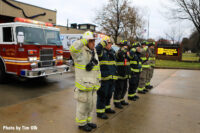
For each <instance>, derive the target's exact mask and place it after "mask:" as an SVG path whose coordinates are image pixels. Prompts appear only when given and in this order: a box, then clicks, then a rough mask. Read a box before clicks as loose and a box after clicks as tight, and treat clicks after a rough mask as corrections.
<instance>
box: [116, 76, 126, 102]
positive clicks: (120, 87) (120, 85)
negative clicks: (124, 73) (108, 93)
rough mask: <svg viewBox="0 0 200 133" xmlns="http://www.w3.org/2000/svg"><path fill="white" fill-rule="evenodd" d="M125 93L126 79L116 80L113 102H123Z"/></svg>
mask: <svg viewBox="0 0 200 133" xmlns="http://www.w3.org/2000/svg"><path fill="white" fill-rule="evenodd" d="M126 92H127V79H118V80H117V81H116V83H115V92H114V102H119V101H122V100H124V96H125V95H126Z"/></svg>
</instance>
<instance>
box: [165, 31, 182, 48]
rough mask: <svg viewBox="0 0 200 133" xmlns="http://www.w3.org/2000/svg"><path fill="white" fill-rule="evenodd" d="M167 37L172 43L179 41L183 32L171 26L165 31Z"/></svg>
mask: <svg viewBox="0 0 200 133" xmlns="http://www.w3.org/2000/svg"><path fill="white" fill-rule="evenodd" d="M165 35H166V37H167V38H169V39H170V40H171V41H172V42H173V44H175V43H176V42H177V43H180V42H181V39H182V37H183V32H181V30H180V28H179V29H178V28H176V27H172V28H171V30H170V31H169V32H165Z"/></svg>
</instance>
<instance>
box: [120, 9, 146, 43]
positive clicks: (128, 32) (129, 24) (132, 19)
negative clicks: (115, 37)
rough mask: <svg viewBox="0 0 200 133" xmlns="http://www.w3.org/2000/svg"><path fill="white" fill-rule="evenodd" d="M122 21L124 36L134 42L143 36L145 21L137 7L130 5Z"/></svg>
mask: <svg viewBox="0 0 200 133" xmlns="http://www.w3.org/2000/svg"><path fill="white" fill-rule="evenodd" d="M122 23H123V35H124V38H126V39H128V40H130V41H131V42H133V41H135V40H137V39H138V38H140V37H141V35H142V30H143V25H144V21H143V20H142V17H141V16H140V15H139V13H138V10H137V9H136V8H134V7H128V11H127V12H126V14H125V15H124V20H123V22H122Z"/></svg>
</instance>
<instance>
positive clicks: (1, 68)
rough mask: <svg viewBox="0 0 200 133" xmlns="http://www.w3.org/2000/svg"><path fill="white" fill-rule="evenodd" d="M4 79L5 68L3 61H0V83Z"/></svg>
mask: <svg viewBox="0 0 200 133" xmlns="http://www.w3.org/2000/svg"><path fill="white" fill-rule="evenodd" d="M4 80H5V69H4V65H3V63H2V62H1V61H0V83H3V82H4Z"/></svg>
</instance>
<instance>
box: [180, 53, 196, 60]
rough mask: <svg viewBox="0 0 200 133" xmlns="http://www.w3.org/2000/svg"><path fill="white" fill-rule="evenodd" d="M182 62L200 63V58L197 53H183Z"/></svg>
mask: <svg viewBox="0 0 200 133" xmlns="http://www.w3.org/2000/svg"><path fill="white" fill-rule="evenodd" d="M182 61H199V57H198V56H197V54H196V53H183V54H182Z"/></svg>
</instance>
